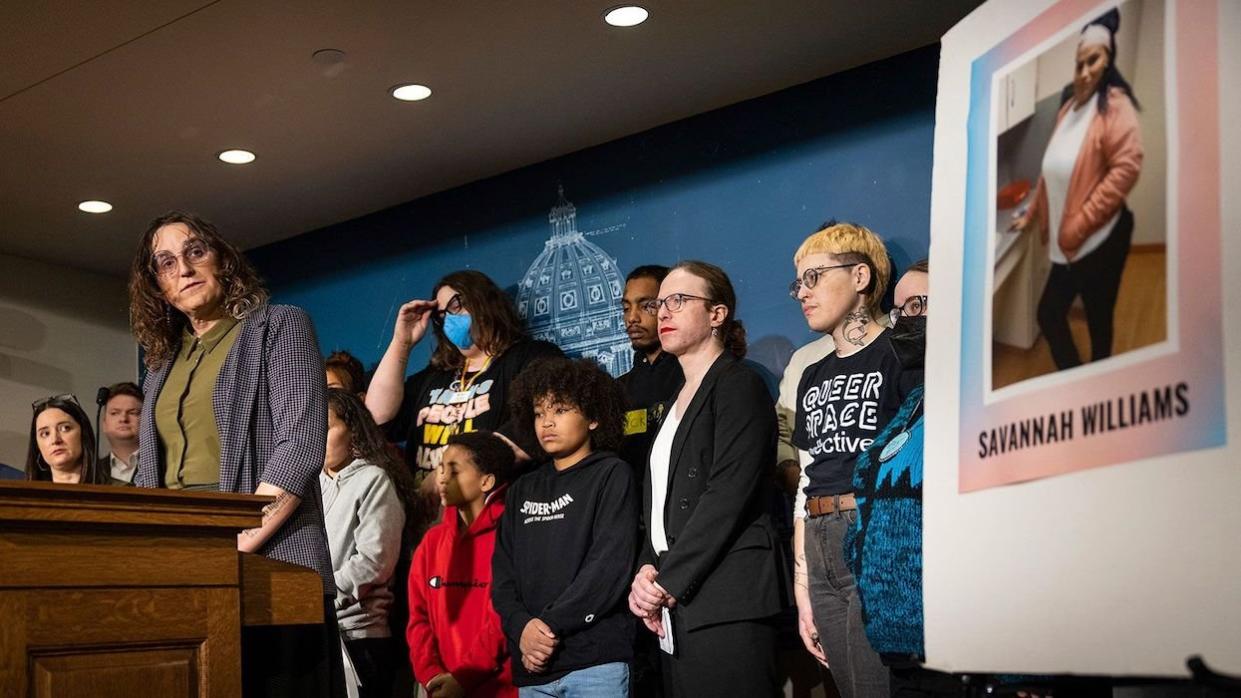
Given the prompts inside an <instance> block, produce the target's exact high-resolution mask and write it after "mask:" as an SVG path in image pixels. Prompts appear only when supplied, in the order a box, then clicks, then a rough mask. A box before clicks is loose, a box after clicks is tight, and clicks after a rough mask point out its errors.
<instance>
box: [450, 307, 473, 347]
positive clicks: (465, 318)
mask: <svg viewBox="0 0 1241 698" xmlns="http://www.w3.org/2000/svg"><path fill="white" fill-rule="evenodd" d="M470 323H471V319H470V316H469V315H467V314H465V313H462V314H460V315H445V316H444V336H445V337H447V338H448V341H450V342H452V343H453V344H454V345H455V346H456V347H457V348H458V349H469V348H470V347H472V346H474V338H473V337H471V336H470Z"/></svg>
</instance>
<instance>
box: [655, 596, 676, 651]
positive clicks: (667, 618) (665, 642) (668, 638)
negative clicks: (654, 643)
mask: <svg viewBox="0 0 1241 698" xmlns="http://www.w3.org/2000/svg"><path fill="white" fill-rule="evenodd" d="M659 613H660V618H661V619H662V620H663V624H664V636H663V637H661V638H659V649H661V650H663V651H665V652H667V653H668V654H672V651H673V649H674V648H675V646H674V645H673V644H672V614H671V613H669V612H668V607H667V606H664V607H663V608H661V609H659Z"/></svg>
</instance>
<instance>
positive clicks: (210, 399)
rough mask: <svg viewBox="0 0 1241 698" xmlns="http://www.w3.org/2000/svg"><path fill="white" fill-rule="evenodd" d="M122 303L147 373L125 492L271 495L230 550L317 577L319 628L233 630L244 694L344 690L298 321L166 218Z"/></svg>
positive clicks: (222, 244) (189, 221)
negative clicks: (135, 455)
mask: <svg viewBox="0 0 1241 698" xmlns="http://www.w3.org/2000/svg"><path fill="white" fill-rule="evenodd" d="M129 300H130V323H131V325H132V328H133V332H134V336H135V338H136V339H137V341H138V344H139V345H140V346H141V347H142V350H143V352H144V360H145V363H146V367H147V370H148V373H147V377H146V381H145V383H144V386H143V387H144V393H145V395H146V399H145V400H144V401H143V407H142V422H141V425H140V432H139V442H140V444H141V451H140V456H139V466H138V472H137V474H136V475H135V478H134V481H135V484H137V485H139V486H142V487H167V488H172V489H184V490H209V491H220V492H235V493H243V494H260V495H269V496H272V497H275V501H274V502H272V503H271V504H269V505H268V506H267V507H265V508H264V511H263V523H262V526H260V527H259V528H255V529H251V530H248V531H244V532H243V533H241V534H240V535H239V536H238V539H237V547H238V549H239V550H241V551H242V552H255V553H260V554H262V555H264V556H267V557H269V558H272V559H276V560H281V561H284V562H289V563H293V564H296V565H302V566H304V567H309V568H311V569H313V570H316V571H317V572H319V574H320V576H321V577H322V579H323V594H324V619H325V621H326V622H325V623H324V625H323V626H297V627H284V628H280V627H276V628H262V629H259V628H247V629H246V630H245V635H244V637H243V640H244V642H243V662H242V680H243V684H244V686H245V695H246V696H267V695H297V696H312V695H343V691H344V683H343V670H342V668H341V653H340V638H339V635H338V632H337V627H336V621H335V613H334V611H333V607H332V599H333V597H334V594H335V585H334V582H333V579H332V561H331V557H330V556H329V553H328V548H327V536H326V534H325V532H324V526H323V512H322V506H321V501H320V495H319V486H318V473H319V470H320V469H321V468H322V467H323V455H324V442H325V439H326V434H327V387H326V385H325V382H324V369H323V359H322V357H321V354H320V353H319V347H318V342H317V340H316V339H315V333H314V328H313V327H312V326H311V323H310V318H309V317H308V316H307V314H306V313H305V311H303V310H301V309H300V308H295V307H292V306H284V305H269V304H268V296H267V291H266V290H265V289H264V288H263V287H262V285H261V284H260V282H259V278H258V275H257V273H255V271H254V268H253V267H252V266H251V265H250V263H249V262H248V261H247V260H246V259H245V257H243V256H242V254H241V252H240V251H239V250H238V249H237V248H236V247H234V246H233V245H232V244H230V243H229V242H228V241H226V240H224V239H223V238H222V237H221V236H220V234H219V233H218V232H217V231H216V229H215V227H214V226H213V225H211V224H210V223H209V222H207V221H205V220H202V219H201V218H199V217H197V216H195V215H193V214H188V213H182V212H176V211H174V212H171V213H168V214H165V215H163V216H161V217H159V218H157V219H155V220H154V221H152V222H151V224H150V225H149V226H148V227H147V229H146V232H145V233H144V234H143V236H142V240H141V242H140V243H139V246H138V251H137V254H136V256H135V258H134V262H133V265H132V267H131V269H130V278H129ZM259 635H261V637H259Z"/></svg>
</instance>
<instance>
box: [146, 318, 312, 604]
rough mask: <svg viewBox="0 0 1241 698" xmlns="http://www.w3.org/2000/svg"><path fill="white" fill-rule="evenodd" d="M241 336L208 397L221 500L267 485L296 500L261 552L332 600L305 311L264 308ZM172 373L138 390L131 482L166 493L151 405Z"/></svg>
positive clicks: (161, 373)
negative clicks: (307, 576) (312, 581)
mask: <svg viewBox="0 0 1241 698" xmlns="http://www.w3.org/2000/svg"><path fill="white" fill-rule="evenodd" d="M240 331H241V334H240V335H238V337H237V340H236V341H235V342H234V343H233V346H232V349H230V350H229V352H228V356H227V357H226V358H225V360H224V365H223V366H221V367H220V375H219V377H218V378H216V382H215V388H214V390H213V391H212V393H211V403H212V407H213V410H214V412H215V422H216V427H217V428H218V429H219V432H220V491H221V492H238V493H245V494H250V493H253V492H254V490H255V489H256V488H257V487H258V485H259V483H260V482H266V483H269V484H272V485H276V486H277V487H280V488H282V489H284V490H285V491H286V492H289V493H291V494H294V495H296V496H298V497H300V498H301V500H302V503H301V505H300V506H299V507H298V508H297V511H295V512H294V513H293V516H292V518H290V519H289V520H288V521H287V522H285V524H284V526H282V527H281V528H280V530H279V531H276V533H275V534H274V535H272V537H271V538H270V539H268V541H267V543H266V544H265V545H264V546H263V548H262V550H260V551H259V552H261V553H262V554H263V555H265V556H266V557H270V558H272V559H275V560H283V561H284V562H291V563H293V564H295V565H302V566H303V567H309V568H311V569H313V570H315V571H316V572H318V573H319V576H320V577H322V578H323V593H324V594H327V595H335V593H336V585H335V583H334V582H333V580H332V558H331V556H330V554H329V553H328V548H327V534H326V532H325V531H324V528H323V504H322V501H321V498H320V494H319V477H318V476H319V471H321V470H322V469H323V457H324V448H325V445H326V441H327V385H326V382H325V379H324V369H323V357H322V355H320V354H319V342H318V340H316V339H315V331H314V327H313V325H311V322H310V316H309V315H307V314H306V311H304V310H302V309H301V308H295V307H293V306H289V305H264V306H260V307H259V308H257V309H255V310H254V311H253V312H251V313H250V314H249V315H248V316H246V319H245V322H244V323H242V326H241V330H240ZM171 365H172V362H171V361H169V362H168V363H165V364H164V365H163V366H161V367H160V368H159V369H158V370H155V371H151V372H150V373H148V374H147V377H146V380H145V381H144V382H143V392H144V393H145V395H146V399H145V400H143V402H142V422H141V425H140V426H139V444H140V447H139V452H140V454H141V455H140V456H139V459H138V471H137V473H136V474H135V475H134V484H136V485H138V486H139V487H163V486H164V470H165V464H164V449H163V446H162V444H161V443H160V439H159V434H158V432H157V431H156V428H155V403H156V401H157V400H158V399H159V393H160V390H161V389H162V388H163V386H164V379H165V378H166V377H167V375H168V369H169V367H170V366H171ZM191 447H192V446H191Z"/></svg>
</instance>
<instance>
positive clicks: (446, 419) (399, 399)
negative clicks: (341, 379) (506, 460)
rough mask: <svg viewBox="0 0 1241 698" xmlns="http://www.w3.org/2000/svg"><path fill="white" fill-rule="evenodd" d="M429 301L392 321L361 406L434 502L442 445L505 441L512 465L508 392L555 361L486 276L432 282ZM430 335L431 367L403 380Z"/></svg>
mask: <svg viewBox="0 0 1241 698" xmlns="http://www.w3.org/2000/svg"><path fill="white" fill-rule="evenodd" d="M431 296H432V299H431V300H412V301H409V302H408V303H406V304H404V305H402V306H401V308H400V310H399V311H398V312H397V316H396V326H395V328H394V330H393V333H392V342H391V343H390V344H389V345H388V350H387V352H386V353H385V354H384V356H383V359H382V360H381V361H380V362H379V367H378V368H376V369H375V376H374V377H373V378H372V379H371V384H370V388H369V390H368V391H367V393H366V406H367V408H368V409H369V410H370V411H371V415H372V416H374V418H375V421H376V422H377V423H378V424H379V425H380V426H381V427H382V428H383V429H384V431H385V432H386V434H387V436H388V439H389V440H391V441H394V442H400V441H405V442H406V443H405V461H406V463H408V465H409V467H410V470H411V471H413V473H414V477H415V479H417V480H418V481H419V483H420V485H421V489H422V492H423V493H424V494H425V495H427V496H428V497H429V498H434V499H435V501H438V497H436V495H435V478H434V477H433V473H434V472H435V469H436V468H437V467H438V466H439V464H440V461H441V460H442V459H443V457H444V449H445V448H447V446H448V439H449V437H451V436H453V435H454V434H461V433H466V432H473V431H491V432H494V433H496V434H497V435H499V436H501V437H503V438H505V439H506V440H508V441H509V444H510V445H511V446H513V448H514V451H515V452H516V453H517V455H518V458H519V460H526V459H528V456H526V452H527V451H528V450H529V449H530V448H533V446H534V445H533V444H527V445H525V446H523V445H522V444H521V443H520V439H521V437H516V440H514V437H512V436H510V435H512V434H517V433H519V432H520V430H514V429H509V428H508V425H507V423H506V422H507V419H508V416H507V415H508V412H507V410H506V409H505V408H506V403H507V399H508V389H509V384H510V383H511V382H512V380H513V379H514V378H515V377H516V376H517V375H518V374H519V373H521V371H522V369H523V368H525V366H527V365H528V364H529V363H530V362H531V361H533V360H534V359H537V358H540V357H545V356H563V354H562V353H561V351H560V349H559V348H557V347H556V345H554V344H551V343H549V342H542V341H535V340H531V339H530V338H529V337H528V336H527V335H526V331H525V326H524V325H523V323H522V320H521V317H520V316H519V315H518V314H517V309H516V308H515V307H514V306H513V301H512V299H511V298H509V296H508V295H507V294H505V293H504V291H503V290H501V289H500V287H499V286H497V285H496V284H495V282H494V281H492V280H491V279H490V278H488V277H487V275H486V274H483V273H482V272H478V271H471V270H463V271H456V272H453V273H451V274H449V275H447V276H445V277H444V278H442V279H440V280H439V281H438V282H436V284H435V287H434V288H433V289H432V291H431ZM428 329H430V330H431V331H432V334H433V335H434V337H435V347H434V348H433V349H432V352H431V361H430V363H429V364H428V365H427V366H426V368H424V369H422V370H421V371H418V372H417V373H415V374H414V375H412V376H410V377H408V378H406V377H405V373H406V366H407V365H408V363H409V354H410V351H412V350H413V348H414V347H415V346H417V345H418V343H419V342H421V341H422V339H423V337H425V336H426V334H427V330H428Z"/></svg>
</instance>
